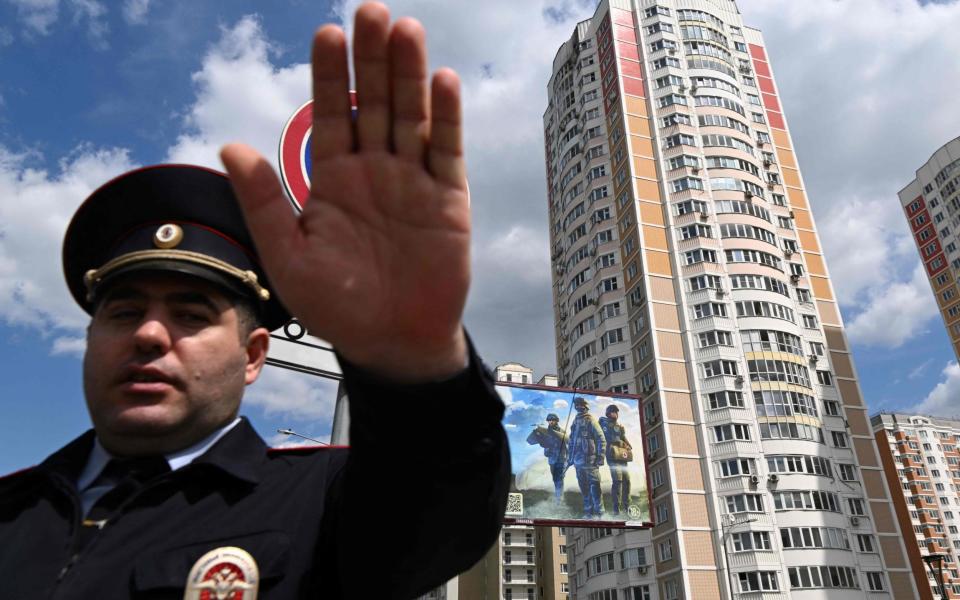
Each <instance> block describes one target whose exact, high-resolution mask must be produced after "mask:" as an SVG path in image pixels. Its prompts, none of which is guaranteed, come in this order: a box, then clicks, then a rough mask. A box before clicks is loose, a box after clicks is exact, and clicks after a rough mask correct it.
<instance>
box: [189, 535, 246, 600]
mask: <svg viewBox="0 0 960 600" xmlns="http://www.w3.org/2000/svg"><path fill="white" fill-rule="evenodd" d="M259 585H260V572H259V570H258V569H257V563H256V561H255V560H253V557H252V556H250V553H249V552H247V551H246V550H244V549H242V548H235V547H232V546H224V547H222V548H216V549H214V550H211V551H210V552H207V553H206V554H204V555H203V556H201V557H200V559H199V560H198V561H197V562H195V563H194V564H193V568H192V569H190V575H189V576H188V577H187V587H186V590H185V591H184V594H183V600H256V599H257V588H258V587H259Z"/></svg>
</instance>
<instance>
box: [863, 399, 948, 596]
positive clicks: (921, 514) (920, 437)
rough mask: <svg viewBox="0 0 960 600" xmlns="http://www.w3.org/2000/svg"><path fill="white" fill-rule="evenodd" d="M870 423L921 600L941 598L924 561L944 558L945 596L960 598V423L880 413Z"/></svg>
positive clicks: (936, 582) (935, 582) (934, 418)
mask: <svg viewBox="0 0 960 600" xmlns="http://www.w3.org/2000/svg"><path fill="white" fill-rule="evenodd" d="M870 422H871V424H872V425H873V431H874V435H875V436H876V439H877V446H878V447H879V448H880V457H881V459H882V460H883V468H884V471H885V472H886V474H887V481H888V482H889V483H890V485H891V492H892V494H891V495H892V497H893V504H894V508H895V509H896V513H897V519H898V520H899V522H900V528H901V530H903V532H904V535H905V536H906V539H907V556H908V557H909V559H910V566H911V568H912V569H913V575H914V578H915V579H916V581H917V587H918V588H919V590H920V597H921V598H923V599H924V600H931V599H933V598H940V597H941V596H940V594H939V593H938V591H937V588H938V585H939V582H938V581H936V579H935V578H934V577H933V575H931V573H930V569H929V568H928V567H927V565H926V562H925V560H924V559H925V558H926V559H927V560H929V558H930V556H931V555H933V556H936V555H941V556H943V557H944V560H943V565H942V571H943V584H944V592H945V593H946V595H945V596H943V597H945V598H960V565H958V563H957V553H958V552H960V529H958V527H960V491H958V489H960V452H958V450H957V447H958V445H960V421H957V420H952V419H941V418H938V417H928V416H922V415H905V414H896V413H894V414H888V413H881V414H878V415H874V416H873V418H871V420H870Z"/></svg>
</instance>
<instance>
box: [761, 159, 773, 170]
mask: <svg viewBox="0 0 960 600" xmlns="http://www.w3.org/2000/svg"><path fill="white" fill-rule="evenodd" d="M770 164H771V163H770V160H769V159H768V160H764V161H763V166H765V167H766V168H768V169H769V168H770Z"/></svg>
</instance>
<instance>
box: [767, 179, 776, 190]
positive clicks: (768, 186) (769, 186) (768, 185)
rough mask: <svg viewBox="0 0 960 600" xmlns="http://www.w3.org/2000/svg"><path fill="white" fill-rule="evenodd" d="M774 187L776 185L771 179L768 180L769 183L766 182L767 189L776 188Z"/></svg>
mask: <svg viewBox="0 0 960 600" xmlns="http://www.w3.org/2000/svg"><path fill="white" fill-rule="evenodd" d="M776 187H777V186H776V184H774V183H773V182H772V181H771V182H769V183H767V189H768V190H772V189H774V188H776Z"/></svg>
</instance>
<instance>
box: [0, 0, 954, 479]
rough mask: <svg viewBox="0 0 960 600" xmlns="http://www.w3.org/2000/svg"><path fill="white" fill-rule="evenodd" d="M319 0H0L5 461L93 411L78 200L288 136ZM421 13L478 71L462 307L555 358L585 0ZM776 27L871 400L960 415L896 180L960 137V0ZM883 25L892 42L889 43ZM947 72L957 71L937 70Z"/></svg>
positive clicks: (295, 392) (441, 47)
mask: <svg viewBox="0 0 960 600" xmlns="http://www.w3.org/2000/svg"><path fill="white" fill-rule="evenodd" d="M353 4H354V3H352V2H351V3H348V5H347V6H342V5H338V6H331V5H329V4H327V3H323V2H314V1H310V2H307V1H306V0H286V1H282V0H277V1H274V2H270V3H264V2H252V1H241V0H236V1H230V2H226V1H224V2H212V1H201V0H190V1H187V0H170V1H167V2H157V1H149V0H125V1H124V2H119V1H118V2H111V3H107V2H105V1H102V0H0V374H2V380H0V411H2V412H0V415H2V416H0V440H3V441H2V442H0V449H2V450H3V452H0V473H2V472H7V471H10V470H13V469H15V468H19V467H23V466H26V465H29V464H33V463H35V462H38V461H39V460H42V458H43V457H44V456H45V455H46V454H48V453H49V452H50V451H52V450H54V449H55V448H57V447H58V446H60V445H61V444H62V443H63V442H65V441H66V440H68V439H70V438H72V437H73V436H75V435H77V434H79V433H80V432H81V431H83V430H84V429H85V428H86V427H87V426H88V419H87V416H86V412H85V409H84V408H83V399H82V396H81V393H80V388H81V386H80V362H79V356H80V354H81V353H82V350H83V341H82V339H83V327H84V325H85V319H84V317H83V315H82V313H80V312H79V310H78V309H76V308H75V307H74V306H73V305H72V304H71V302H70V301H69V299H68V297H67V294H66V291H65V288H64V286H63V284H62V282H61V276H60V272H59V257H58V253H59V242H60V237H61V236H62V231H63V227H64V226H65V224H66V222H67V219H68V218H69V216H70V214H71V213H72V211H73V209H74V208H75V207H76V206H77V204H78V203H79V202H80V201H81V200H82V199H83V197H84V196H85V195H86V194H87V193H89V191H91V190H92V189H93V188H94V187H95V186H96V185H97V184H99V183H101V182H103V181H104V180H106V179H107V178H109V177H111V176H113V175H115V174H117V173H119V172H122V171H124V170H126V169H129V168H132V167H134V166H137V165H142V164H149V163H155V162H161V161H168V160H178V161H187V162H195V163H200V164H207V165H213V166H216V165H217V161H216V150H217V149H218V148H219V146H220V145H222V144H223V143H225V142H227V141H230V140H233V139H242V140H245V141H248V142H250V143H252V144H253V145H255V146H257V147H258V148H260V149H261V151H262V152H264V153H265V154H267V155H268V156H271V157H272V156H274V155H275V154H276V145H277V141H278V138H279V133H280V130H281V128H282V126H283V123H284V121H285V120H286V118H287V117H288V116H289V115H290V114H292V112H293V110H294V109H295V108H296V107H297V106H299V105H300V104H301V103H302V102H303V101H304V100H306V99H307V97H308V96H307V95H308V90H309V79H308V70H307V67H306V65H305V62H306V57H307V54H308V44H309V37H310V33H311V31H312V30H313V28H314V27H315V25H317V24H319V23H322V22H327V21H335V20H337V19H339V18H340V17H339V15H341V14H344V13H345V12H349V11H350V10H351V7H352V6H353ZM389 4H390V6H391V7H392V9H393V10H394V13H395V14H412V15H414V16H417V17H418V18H420V19H421V20H422V21H423V22H424V23H425V24H426V26H427V29H428V37H429V45H430V50H431V58H432V63H433V65H434V66H441V65H449V66H453V67H454V68H456V69H457V70H458V71H459V72H460V73H461V76H462V77H463V80H464V87H465V91H466V94H465V95H466V97H467V99H468V100H467V106H466V118H467V153H468V163H469V168H470V177H471V190H472V194H473V202H474V214H475V243H474V271H475V280H474V287H473V290H472V292H471V298H470V302H469V304H468V309H467V324H468V326H469V328H470V330H471V332H472V335H473V337H474V338H475V340H476V341H477V343H478V346H479V347H480V349H481V352H482V353H483V355H484V357H485V358H486V360H487V361H488V362H489V363H492V364H494V363H499V362H507V361H518V362H521V363H524V364H527V365H529V366H531V367H533V368H534V369H535V370H536V371H537V374H538V376H539V375H540V374H542V373H544V372H552V371H553V367H554V365H553V363H554V356H553V350H552V346H553V339H552V335H553V334H552V324H551V318H552V317H551V314H550V308H549V307H550V302H551V300H550V281H549V252H548V250H547V246H548V243H547V231H546V208H545V203H546V201H545V190H544V187H545V184H544V178H543V162H542V161H543V158H542V156H543V155H542V147H543V142H542V124H541V116H542V112H543V109H544V107H545V103H546V94H545V86H546V81H547V77H548V75H549V68H550V63H551V61H552V59H553V56H554V53H555V51H556V48H557V46H558V45H559V44H560V43H562V42H563V41H565V40H566V39H568V38H569V36H570V33H571V31H572V28H573V26H574V24H575V23H576V21H577V20H579V19H582V18H585V17H586V16H589V14H590V13H591V12H592V3H590V2H583V1H581V0H560V1H556V2H522V3H517V2H515V1H514V0H488V1H487V2H484V3H477V2H460V1H449V2H439V1H438V0H397V1H393V2H389ZM738 4H739V6H740V8H741V12H742V13H743V14H744V18H745V21H746V22H747V23H748V24H751V25H754V26H757V27H759V28H760V29H762V30H763V31H764V35H765V37H766V40H767V44H768V46H769V50H770V54H771V58H772V61H773V68H774V73H775V75H776V77H777V83H778V85H779V87H780V92H781V97H782V99H783V104H784V108H785V111H786V115H787V118H788V121H789V124H790V127H791V132H792V136H793V139H794V142H795V145H796V148H797V153H798V157H799V160H800V164H801V167H802V169H803V174H804V178H805V181H806V184H807V188H808V192H809V195H810V198H811V201H812V203H813V206H814V210H815V218H816V220H817V223H818V226H819V229H820V235H821V238H822V240H823V243H824V246H825V249H826V252H827V259H828V265H829V268H830V270H831V273H832V274H833V278H834V285H835V287H836V288H837V293H838V296H839V297H840V299H841V307H842V311H843V315H844V319H845V321H846V322H847V324H848V326H849V333H850V337H851V339H852V340H853V342H854V357H855V362H856V366H857V369H858V371H859V374H860V377H861V386H862V388H863V392H864V396H865V398H866V400H867V402H868V404H869V406H870V407H871V409H872V410H878V409H881V408H882V409H886V410H892V409H904V408H908V407H918V406H919V407H920V408H921V409H923V410H926V411H928V412H936V413H939V414H954V413H957V414H960V410H957V409H956V407H957V398H958V397H960V368H958V367H957V366H956V365H955V364H954V363H952V361H953V360H954V358H953V354H952V351H951V349H950V347H949V343H948V340H947V339H946V336H945V334H944V332H943V327H942V324H941V323H940V321H939V317H938V316H937V314H936V311H935V308H934V307H933V301H932V295H931V293H930V290H929V287H928V285H927V283H926V280H925V279H923V278H918V277H916V267H917V265H918V261H917V258H916V251H915V249H914V248H913V246H912V242H911V241H910V239H909V237H908V235H907V231H906V227H905V224H904V221H903V218H902V216H901V214H900V208H899V203H898V201H897V197H896V193H897V191H898V190H899V189H900V188H901V187H902V186H903V185H904V184H906V183H907V182H908V181H909V180H910V178H912V176H913V172H914V170H915V169H916V167H918V166H919V165H920V164H922V163H923V162H925V161H926V160H927V159H928V158H929V156H930V154H932V153H933V151H934V150H936V148H938V147H939V146H940V145H942V144H943V143H945V142H947V141H948V140H950V139H952V138H953V137H955V136H956V135H960V124H958V114H957V111H956V109H955V101H954V100H953V98H954V97H955V95H956V94H955V93H953V90H952V89H949V88H948V87H945V84H943V83H942V82H951V81H957V80H958V79H960V77H958V73H957V70H958V66H957V65H956V64H955V57H956V56H958V55H960V42H958V41H955V38H956V37H957V36H956V35H955V33H956V31H957V30H960V7H958V5H957V4H956V3H955V2H954V3H949V4H940V3H934V4H929V5H928V6H921V4H920V3H918V2H915V1H914V0H848V1H846V2H833V1H832V0H810V1H805V2H796V1H795V0H742V1H741V2H739V3H738ZM881 39H882V40H884V43H883V44H878V43H877V40H881ZM937 82H941V83H937ZM332 396H333V387H332V386H331V385H330V384H329V383H324V382H319V381H316V380H313V379H310V378H308V377H306V376H302V375H296V374H292V373H288V372H281V371H279V370H277V369H272V370H271V371H268V373H267V376H266V377H265V381H263V382H262V384H258V385H257V386H255V387H254V388H252V389H251V390H250V393H249V394H248V399H247V400H246V401H245V402H246V405H245V407H244V412H245V413H246V414H248V415H249V416H250V417H251V418H252V419H253V420H254V423H255V425H256V426H257V427H258V429H259V430H260V431H261V433H262V434H263V435H264V436H265V437H267V438H268V439H269V440H271V441H277V442H278V441H281V440H279V439H276V440H273V439H272V438H273V437H274V436H273V432H274V431H275V430H276V428H278V427H293V428H294V429H297V430H299V431H301V432H303V433H305V434H307V435H312V436H317V437H321V438H323V437H325V436H326V435H327V434H328V433H329V425H330V417H331V414H332Z"/></svg>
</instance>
